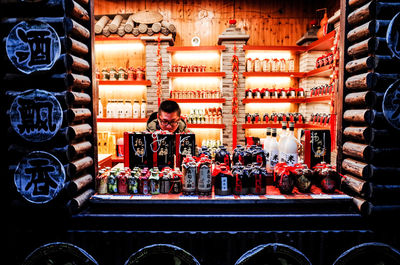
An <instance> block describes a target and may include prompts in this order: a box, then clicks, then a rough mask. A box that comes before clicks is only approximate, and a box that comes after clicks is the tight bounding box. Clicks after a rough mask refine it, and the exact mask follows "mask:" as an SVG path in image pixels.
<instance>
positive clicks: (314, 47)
mask: <svg viewBox="0 0 400 265" xmlns="http://www.w3.org/2000/svg"><path fill="white" fill-rule="evenodd" d="M335 34H336V31H334V30H332V31H331V32H329V33H328V34H326V35H325V36H323V37H322V38H320V39H318V40H316V41H314V42H313V43H311V44H310V45H308V46H306V47H307V51H324V50H329V49H330V48H332V46H333V40H334V39H335Z"/></svg>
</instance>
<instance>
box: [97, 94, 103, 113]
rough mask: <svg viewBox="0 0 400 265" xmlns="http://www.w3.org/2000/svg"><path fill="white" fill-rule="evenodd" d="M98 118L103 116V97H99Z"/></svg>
mask: <svg viewBox="0 0 400 265" xmlns="http://www.w3.org/2000/svg"><path fill="white" fill-rule="evenodd" d="M97 118H103V105H102V104H101V98H99V110H98V114H97Z"/></svg>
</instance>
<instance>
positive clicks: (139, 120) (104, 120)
mask: <svg viewBox="0 0 400 265" xmlns="http://www.w3.org/2000/svg"><path fill="white" fill-rule="evenodd" d="M97 122H115V123H118V122H132V123H145V122H147V118H144V119H133V118H97Z"/></svg>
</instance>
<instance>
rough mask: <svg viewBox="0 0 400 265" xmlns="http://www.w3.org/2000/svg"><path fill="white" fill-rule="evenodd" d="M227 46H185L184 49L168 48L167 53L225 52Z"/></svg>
mask: <svg viewBox="0 0 400 265" xmlns="http://www.w3.org/2000/svg"><path fill="white" fill-rule="evenodd" d="M225 49H226V47H225V45H216V46H183V47H175V46H172V47H167V52H187V51H194V52H196V51H223V50H225Z"/></svg>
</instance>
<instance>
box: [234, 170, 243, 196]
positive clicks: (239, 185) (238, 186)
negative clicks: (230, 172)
mask: <svg viewBox="0 0 400 265" xmlns="http://www.w3.org/2000/svg"><path fill="white" fill-rule="evenodd" d="M235 175H236V182H235V183H236V185H235V190H236V191H237V192H241V191H242V180H241V179H240V178H239V175H238V174H235Z"/></svg>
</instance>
